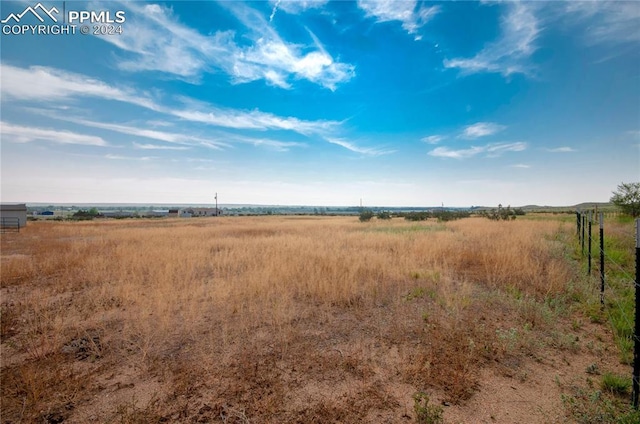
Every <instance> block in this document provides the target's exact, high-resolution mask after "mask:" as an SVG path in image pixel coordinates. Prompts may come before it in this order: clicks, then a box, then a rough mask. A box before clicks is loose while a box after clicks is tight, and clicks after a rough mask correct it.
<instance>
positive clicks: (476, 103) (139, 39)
mask: <svg viewBox="0 0 640 424" xmlns="http://www.w3.org/2000/svg"><path fill="white" fill-rule="evenodd" d="M37 3H38V2H37V1H36V2H25V1H21V2H5V1H2V3H1V4H0V17H1V18H2V20H5V21H6V22H5V23H3V24H2V26H3V32H2V35H1V36H0V37H1V38H0V43H1V45H0V48H1V50H0V59H1V61H0V66H1V69H0V72H1V74H0V82H1V86H0V88H1V97H0V101H1V105H0V106H1V116H0V121H1V124H0V125H1V126H0V135H1V151H0V152H1V159H0V160H1V165H2V168H1V173H2V175H1V177H2V181H1V184H2V185H1V192H0V195H1V200H2V201H3V202H57V203H62V202H76V203H91V202H95V203H98V202H99V203H107V202H115V203H212V202H213V196H214V193H216V192H217V193H218V195H219V201H220V202H221V203H250V204H283V205H285V204H289V205H327V206H329V205H358V204H359V203H360V199H362V202H363V203H364V204H365V205H379V206H402V205H404V206H433V205H440V204H443V203H444V205H445V206H471V205H488V206H494V205H497V204H498V203H502V204H511V205H518V206H522V205H526V204H540V205H571V204H576V203H580V202H585V201H607V200H608V199H609V197H610V195H611V191H612V190H614V189H615V188H616V186H617V185H618V184H619V183H620V182H623V181H624V182H631V181H638V180H640V2H621V1H614V2H559V1H554V2H508V1H505V2H492V1H488V2H429V3H422V2H415V1H383V0H381V1H375V2H374V1H359V2H351V1H339V2H332V1H328V2H327V1H322V0H319V1H310V0H305V1H262V2H236V1H225V2H213V1H195V2H194V1H181V2H142V1H136V2H110V1H108V2H104V1H103V2H99V1H95V2H80V1H67V2H64V3H63V2H62V1H42V2H41V5H42V7H41V8H40V9H38V8H37V7H36V6H37ZM28 7H32V8H36V9H35V10H40V11H42V10H44V9H46V10H49V11H51V10H52V8H54V7H55V8H56V11H58V12H59V13H58V14H57V15H54V17H57V18H58V23H60V21H61V20H62V19H61V18H62V17H63V16H62V15H63V14H66V15H65V16H64V19H65V20H63V21H62V22H63V23H69V19H68V18H69V16H70V15H68V14H69V12H70V11H94V12H99V11H106V12H109V14H110V17H111V19H112V20H113V17H114V16H115V14H116V12H120V11H121V12H124V17H125V20H124V22H121V23H115V24H113V25H114V27H116V28H118V27H120V28H121V29H122V33H120V34H112V35H92V34H87V35H82V34H80V32H79V31H80V26H81V25H80V23H78V22H73V23H74V24H76V26H77V28H76V31H77V32H76V33H75V34H71V33H69V34H59V35H44V34H30V33H28V32H27V33H25V34H23V33H19V34H15V33H11V31H13V30H14V29H12V28H13V27H14V26H16V25H18V24H19V25H24V24H39V22H37V21H36V18H35V16H34V15H33V14H31V13H30V12H29V13H26V14H23V15H22V16H20V17H19V20H20V22H19V23H17V21H16V17H18V16H19V15H21V14H22V12H24V11H25V10H26V9H27V8H28ZM63 11H64V13H63ZM51 13H54V12H51ZM11 14H13V17H11ZM40 15H43V14H42V13H40ZM42 17H44V18H45V24H47V25H54V22H53V21H51V20H48V19H49V18H47V17H46V16H44V15H43V16H42ZM103 17H104V16H103ZM94 25H97V26H98V28H99V29H100V28H102V26H103V25H106V24H103V23H101V22H98V23H95V22H94V23H89V27H90V30H91V31H93V28H94ZM5 26H8V28H6V29H5V28H4V27H5ZM18 29H19V28H18ZM18 29H15V31H18Z"/></svg>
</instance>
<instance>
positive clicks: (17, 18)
mask: <svg viewBox="0 0 640 424" xmlns="http://www.w3.org/2000/svg"><path fill="white" fill-rule="evenodd" d="M38 11H39V12H40V13H38ZM27 13H31V14H32V15H33V16H35V17H36V19H38V20H39V21H40V22H44V18H43V17H42V16H41V14H44V15H46V16H48V17H49V18H50V19H51V20H52V21H53V22H58V19H57V18H56V17H55V16H54V15H53V14H54V13H55V14H56V15H57V14H59V13H60V12H59V11H58V9H56V8H55V7H52V8H51V9H48V10H47V8H46V7H44V6H43V5H42V3H38V4H36V5H35V6H34V7H31V6H27V7H26V8H25V9H24V10H23V11H22V13H18V14H17V15H16V14H15V13H10V14H9V16H7V17H6V18H4V19H3V20H2V21H0V22H1V23H3V24H6V23H8V22H9V21H11V20H13V21H14V22H15V23H19V22H20V20H21V19H22V17H23V16H24V15H26V14H27Z"/></svg>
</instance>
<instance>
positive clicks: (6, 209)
mask: <svg viewBox="0 0 640 424" xmlns="http://www.w3.org/2000/svg"><path fill="white" fill-rule="evenodd" d="M0 224H1V226H2V228H22V227H24V226H25V225H27V205H26V204H24V203H17V204H16V203H13V204H10V203H0Z"/></svg>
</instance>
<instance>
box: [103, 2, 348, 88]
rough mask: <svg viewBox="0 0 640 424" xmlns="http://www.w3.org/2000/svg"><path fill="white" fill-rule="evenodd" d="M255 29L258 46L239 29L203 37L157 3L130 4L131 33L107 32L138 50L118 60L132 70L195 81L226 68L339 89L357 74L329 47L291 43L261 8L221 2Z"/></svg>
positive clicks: (250, 76) (281, 83)
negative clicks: (238, 40) (239, 36)
mask: <svg viewBox="0 0 640 424" xmlns="http://www.w3.org/2000/svg"><path fill="white" fill-rule="evenodd" d="M221 5H222V6H223V7H226V8H228V9H229V11H230V12H231V13H232V14H234V15H235V16H236V18H238V19H239V20H240V21H241V22H242V23H243V24H244V25H245V26H246V28H247V29H249V31H250V32H249V34H242V36H243V38H244V39H250V40H251V42H252V44H251V45H248V46H245V45H239V44H237V43H236V41H235V36H236V34H235V33H234V32H233V31H218V32H216V33H215V34H213V35H202V34H200V33H199V32H198V31H196V30H194V29H192V28H189V27H188V26H186V25H183V24H182V23H180V22H179V20H178V17H177V16H175V15H174V14H173V11H172V10H171V9H168V8H164V7H162V6H159V5H156V4H146V5H139V4H136V3H135V2H129V3H127V7H128V8H129V9H131V11H132V12H133V14H132V15H133V17H131V18H129V17H127V31H125V32H124V33H123V34H122V35H119V36H118V37H109V36H103V37H101V39H103V40H104V41H107V42H110V43H112V44H114V45H116V46H118V47H119V48H121V49H122V50H125V51H127V52H129V53H132V54H133V57H132V58H130V59H122V60H120V62H119V63H118V66H119V67H120V68H121V69H124V70H129V71H160V72H164V73H168V74H172V75H175V76H177V77H180V78H182V79H185V80H187V81H189V82H197V81H198V79H199V77H200V76H201V74H202V73H204V72H213V71H215V70H216V69H220V70H222V71H224V72H225V73H227V74H228V75H229V76H231V78H232V82H234V83H246V82H251V81H256V80H265V81H266V82H267V83H269V84H271V85H274V86H277V87H281V88H290V87H291V83H290V81H289V80H290V79H291V78H294V79H306V80H308V81H311V82H313V83H315V84H318V85H321V86H323V87H326V88H329V89H330V90H335V89H336V88H337V86H338V84H340V83H343V82H346V81H348V80H350V79H351V78H352V77H353V76H354V75H355V68H354V66H353V65H350V64H346V63H341V62H338V61H336V60H334V59H333V57H332V56H331V55H329V54H328V53H327V52H326V51H324V50H323V51H318V50H314V49H313V48H312V47H306V48H305V47H303V46H300V45H298V44H291V43H287V42H285V41H284V40H282V38H281V37H280V36H279V35H278V33H277V32H276V31H275V30H274V29H273V28H272V27H271V26H270V25H269V23H268V22H267V20H266V19H265V18H264V17H263V16H262V15H261V14H260V13H258V12H257V11H256V10H254V9H251V8H250V7H248V6H247V5H245V4H240V3H231V2H229V3H224V2H223V3H221Z"/></svg>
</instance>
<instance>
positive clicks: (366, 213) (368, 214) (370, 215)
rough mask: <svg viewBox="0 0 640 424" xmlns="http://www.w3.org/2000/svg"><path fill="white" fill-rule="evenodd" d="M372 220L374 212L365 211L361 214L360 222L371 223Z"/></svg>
mask: <svg viewBox="0 0 640 424" xmlns="http://www.w3.org/2000/svg"><path fill="white" fill-rule="evenodd" d="M371 218H373V212H372V211H370V210H368V209H365V210H363V211H362V212H360V222H369V221H371Z"/></svg>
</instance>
